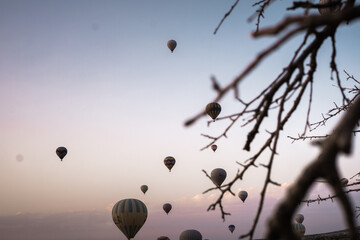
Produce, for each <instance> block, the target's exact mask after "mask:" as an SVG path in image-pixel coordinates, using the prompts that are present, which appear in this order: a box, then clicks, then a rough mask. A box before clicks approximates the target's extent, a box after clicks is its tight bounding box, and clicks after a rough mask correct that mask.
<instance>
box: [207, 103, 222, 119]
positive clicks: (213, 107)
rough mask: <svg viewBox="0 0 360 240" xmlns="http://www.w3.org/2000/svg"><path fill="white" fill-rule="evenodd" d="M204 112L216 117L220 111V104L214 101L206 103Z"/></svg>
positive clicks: (213, 117)
mask: <svg viewBox="0 0 360 240" xmlns="http://www.w3.org/2000/svg"><path fill="white" fill-rule="evenodd" d="M205 110H206V113H207V114H208V115H209V116H210V117H211V118H212V119H214V121H215V119H216V117H217V116H219V114H220V112H221V106H220V104H218V103H216V102H212V103H209V104H208V105H206V109H205Z"/></svg>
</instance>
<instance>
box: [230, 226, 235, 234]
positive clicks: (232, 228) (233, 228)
mask: <svg viewBox="0 0 360 240" xmlns="http://www.w3.org/2000/svg"><path fill="white" fill-rule="evenodd" d="M229 230H230V232H231V233H233V231H234V230H235V225H233V224H230V225H229Z"/></svg>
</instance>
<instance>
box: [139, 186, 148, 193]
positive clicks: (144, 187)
mask: <svg viewBox="0 0 360 240" xmlns="http://www.w3.org/2000/svg"><path fill="white" fill-rule="evenodd" d="M140 189H141V191H142V192H143V193H144V194H145V193H146V191H147V190H148V189H149V188H148V186H147V185H141V187H140Z"/></svg>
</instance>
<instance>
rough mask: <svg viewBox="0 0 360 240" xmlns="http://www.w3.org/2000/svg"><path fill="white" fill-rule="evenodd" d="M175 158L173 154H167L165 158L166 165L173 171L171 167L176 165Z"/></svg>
mask: <svg viewBox="0 0 360 240" xmlns="http://www.w3.org/2000/svg"><path fill="white" fill-rule="evenodd" d="M175 162H176V161H175V158H173V157H172V156H167V157H166V158H165V159H164V164H165V166H166V167H167V168H168V169H169V172H171V169H172V168H173V166H174V165H175Z"/></svg>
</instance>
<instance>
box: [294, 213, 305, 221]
mask: <svg viewBox="0 0 360 240" xmlns="http://www.w3.org/2000/svg"><path fill="white" fill-rule="evenodd" d="M295 221H296V222H298V223H303V221H304V215H302V214H300V213H298V214H296V215H295Z"/></svg>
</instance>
